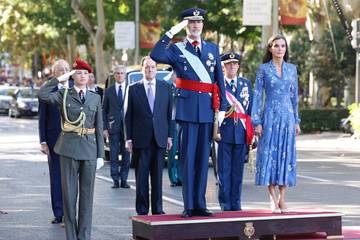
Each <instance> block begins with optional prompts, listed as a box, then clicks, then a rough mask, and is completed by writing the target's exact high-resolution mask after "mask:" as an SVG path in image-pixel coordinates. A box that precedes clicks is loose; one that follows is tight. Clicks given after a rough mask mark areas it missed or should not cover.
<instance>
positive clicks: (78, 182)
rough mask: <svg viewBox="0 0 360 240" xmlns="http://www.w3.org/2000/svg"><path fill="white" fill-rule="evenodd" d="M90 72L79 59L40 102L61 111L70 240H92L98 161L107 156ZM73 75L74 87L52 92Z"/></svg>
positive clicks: (60, 143)
mask: <svg viewBox="0 0 360 240" xmlns="http://www.w3.org/2000/svg"><path fill="white" fill-rule="evenodd" d="M91 72H92V68H91V67H90V66H89V65H88V64H87V63H86V62H85V61H82V60H80V59H77V60H76V61H75V63H74V65H73V71H71V72H68V73H65V74H64V75H62V76H60V77H58V78H54V79H51V80H50V81H49V82H47V83H46V84H45V85H44V86H43V87H42V88H41V90H40V92H39V98H40V100H42V101H45V102H47V103H50V104H55V105H57V106H59V107H60V110H61V116H62V121H61V128H62V132H61V133H60V136H59V138H58V139H57V142H56V145H55V148H54V150H55V152H56V153H57V154H59V155H60V166H61V183H62V192H63V203H64V220H65V229H66V239H67V240H77V239H84V240H89V239H90V236H91V222H92V207H93V194H94V181H95V171H96V168H97V162H98V163H103V157H104V142H103V141H104V140H103V125H102V124H103V121H102V108H101V99H100V96H99V95H98V94H97V93H94V92H91V91H87V89H86V84H87V82H88V80H89V73H91ZM70 75H71V76H72V78H73V79H74V87H73V88H70V89H61V90H59V91H57V92H52V89H53V88H54V87H55V86H56V85H57V84H58V83H59V82H62V81H66V80H67V79H68V78H69V76H70ZM78 191H79V194H78ZM78 195H79V210H78V214H77V208H76V205H77V196H78ZM76 215H77V216H78V220H77V219H76Z"/></svg>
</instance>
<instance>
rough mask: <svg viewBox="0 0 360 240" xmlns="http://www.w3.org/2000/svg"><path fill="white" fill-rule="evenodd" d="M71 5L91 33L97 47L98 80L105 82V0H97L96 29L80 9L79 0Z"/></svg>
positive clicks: (73, 0)
mask: <svg viewBox="0 0 360 240" xmlns="http://www.w3.org/2000/svg"><path fill="white" fill-rule="evenodd" d="M71 7H72V9H73V10H74V12H75V14H76V16H77V17H78V18H79V20H80V23H81V25H82V26H83V27H84V28H85V30H86V31H87V33H88V34H89V36H90V38H91V41H92V42H93V44H94V47H95V65H96V66H95V69H96V80H97V82H104V81H105V75H106V73H105V72H106V69H105V58H104V39H105V19H104V7H103V0H96V13H97V24H98V25H97V29H96V32H95V31H94V28H95V26H93V25H92V24H91V22H90V19H89V18H88V17H87V16H86V14H85V13H84V12H83V11H82V10H81V9H80V2H79V0H71Z"/></svg>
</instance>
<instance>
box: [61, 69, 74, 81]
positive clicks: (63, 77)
mask: <svg viewBox="0 0 360 240" xmlns="http://www.w3.org/2000/svg"><path fill="white" fill-rule="evenodd" d="M74 73H75V70H72V71H71V72H67V73H64V74H63V75H61V76H60V77H57V79H58V80H59V82H66V81H67V80H69V77H70V76H71V75H73V74H74Z"/></svg>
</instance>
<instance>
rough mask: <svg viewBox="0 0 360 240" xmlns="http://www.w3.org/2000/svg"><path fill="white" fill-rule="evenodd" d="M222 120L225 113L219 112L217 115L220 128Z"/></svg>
mask: <svg viewBox="0 0 360 240" xmlns="http://www.w3.org/2000/svg"><path fill="white" fill-rule="evenodd" d="M224 119H225V111H219V113H218V122H219V126H221V124H222V122H223V121H224Z"/></svg>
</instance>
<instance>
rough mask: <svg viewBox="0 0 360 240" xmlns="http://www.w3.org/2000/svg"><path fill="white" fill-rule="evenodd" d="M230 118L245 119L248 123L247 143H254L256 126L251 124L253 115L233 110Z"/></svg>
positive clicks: (246, 123)
mask: <svg viewBox="0 0 360 240" xmlns="http://www.w3.org/2000/svg"><path fill="white" fill-rule="evenodd" d="M228 117H229V118H236V119H243V120H244V121H245V125H246V143H247V144H248V145H250V144H252V140H253V138H254V127H253V125H252V124H251V117H250V116H249V115H247V114H243V113H237V112H232V113H231V114H230V115H229V116H228Z"/></svg>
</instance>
